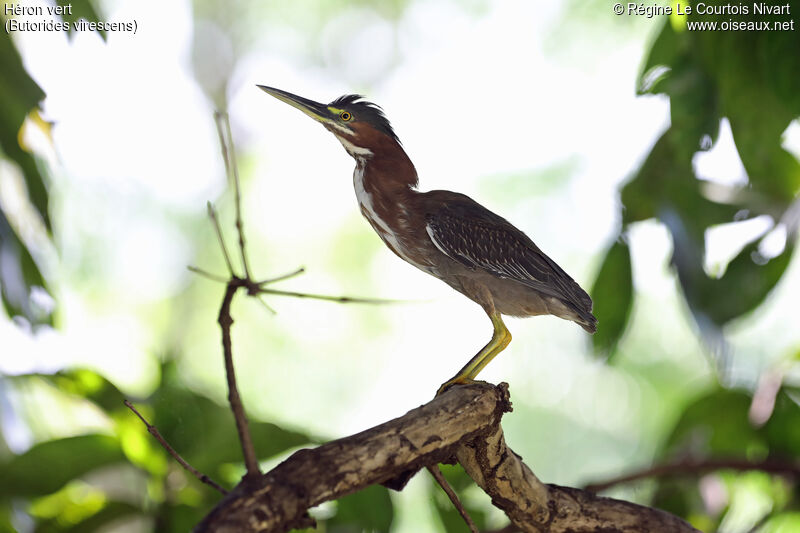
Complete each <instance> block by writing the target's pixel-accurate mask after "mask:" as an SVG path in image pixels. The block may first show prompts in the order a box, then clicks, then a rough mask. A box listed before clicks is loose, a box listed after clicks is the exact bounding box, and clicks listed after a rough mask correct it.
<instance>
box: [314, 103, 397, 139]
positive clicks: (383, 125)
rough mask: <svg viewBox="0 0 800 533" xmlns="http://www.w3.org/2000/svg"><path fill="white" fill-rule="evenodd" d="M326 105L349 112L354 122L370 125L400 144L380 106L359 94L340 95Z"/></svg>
mask: <svg viewBox="0 0 800 533" xmlns="http://www.w3.org/2000/svg"><path fill="white" fill-rule="evenodd" d="M328 105H329V106H331V107H338V108H340V109H346V110H348V111H350V112H351V113H352V114H353V117H354V119H355V120H357V121H360V122H366V123H368V124H371V125H372V126H373V127H374V128H375V129H377V130H378V131H380V132H382V133H385V134H386V135H388V136H389V137H391V138H392V139H393V140H394V141H395V142H396V143H398V144H400V139H399V138H398V137H397V134H396V133H395V132H394V128H392V125H391V123H389V119H388V118H386V115H384V113H383V109H382V108H381V106H379V105H378V104H373V103H372V102H370V101H367V100H364V97H363V96H361V95H360V94H345V95H342V96H340V97H339V98H337V99H336V100H334V101H333V102H331V103H330V104H328Z"/></svg>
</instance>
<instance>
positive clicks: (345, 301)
mask: <svg viewBox="0 0 800 533" xmlns="http://www.w3.org/2000/svg"><path fill="white" fill-rule="evenodd" d="M257 292H259V293H263V294H276V295H278V296H291V297H292V298H310V299H312V300H325V301H327V302H337V303H340V304H374V305H383V304H398V303H405V302H403V301H401V300H381V299H377V298H353V297H351V296H328V295H325V294H310V293H307V292H294V291H281V290H278V289H267V288H265V287H258V289H257Z"/></svg>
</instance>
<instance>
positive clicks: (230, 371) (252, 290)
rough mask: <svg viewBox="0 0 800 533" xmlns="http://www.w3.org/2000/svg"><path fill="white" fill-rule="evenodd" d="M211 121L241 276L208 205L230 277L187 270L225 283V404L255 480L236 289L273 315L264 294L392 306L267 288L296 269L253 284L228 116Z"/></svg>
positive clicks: (216, 115) (221, 318)
mask: <svg viewBox="0 0 800 533" xmlns="http://www.w3.org/2000/svg"><path fill="white" fill-rule="evenodd" d="M214 120H215V123H216V126H217V134H218V136H219V142H220V150H221V152H222V158H223V160H224V162H225V173H226V175H227V176H228V178H229V179H230V180H231V182H232V185H233V189H234V198H235V211H236V213H235V225H236V231H237V233H238V237H239V252H240V255H241V261H242V269H243V271H244V274H243V276H240V275H239V274H238V273H237V271H236V269H235V268H234V266H233V261H232V260H231V255H230V253H229V252H228V247H227V245H226V244H225V238H224V236H223V233H222V226H221V225H220V222H219V218H218V217H217V212H216V210H215V209H214V206H213V205H212V204H211V202H209V203H208V216H209V218H210V219H211V223H212V224H213V226H214V232H215V233H216V236H217V240H218V241H219V246H220V250H221V251H222V256H223V258H224V259H225V265H226V266H227V268H228V274H229V277H227V278H225V277H223V276H219V275H217V274H212V273H210V272H208V271H206V270H202V269H200V268H198V267H195V266H190V267H189V270H190V271H192V272H194V273H196V274H199V275H201V276H203V277H205V278H208V279H211V280H213V281H218V282H221V283H225V296H224V297H223V299H222V305H221V306H220V310H219V316H218V318H217V321H218V323H219V325H220V328H221V329H222V351H223V356H224V360H225V375H226V379H227V383H228V402H229V403H230V406H231V411H233V416H234V419H235V421H236V430H237V432H238V433H239V442H240V443H241V446H242V455H243V456H244V464H245V468H246V469H247V473H246V475H245V477H246V478H251V479H252V478H254V477H256V476H259V475H260V474H261V471H260V469H259V466H258V459H257V456H256V452H255V448H254V446H253V439H252V436H251V434H250V429H249V424H248V421H247V414H246V412H245V410H244V406H243V404H242V399H241V397H240V395H239V388H238V386H237V384H236V372H235V369H234V364H233V348H232V341H231V326H232V325H233V317H232V316H231V303H232V302H233V298H234V296H235V295H236V291H238V290H239V289H242V288H243V289H245V290H246V291H247V294H248V295H250V296H257V297H258V298H259V301H260V302H261V303H262V304H263V305H264V306H265V307H266V308H267V309H268V310H269V311H271V312H273V313H274V312H275V311H274V310H273V309H272V308H271V307H270V306H269V304H267V302H266V301H264V299H263V296H264V295H267V294H275V295H281V296H292V297H295V298H313V299H317V300H327V301H333V302H338V303H369V304H378V303H392V302H390V301H388V300H374V299H367V298H351V297H347V296H325V295H321V294H306V293H301V292H294V291H280V290H276V289H271V288H268V287H267V285H269V284H270V283H275V282H278V281H283V280H286V279H288V278H291V277H293V276H297V275H299V274H302V273H303V272H304V269H302V268H299V269H297V270H294V271H292V272H289V273H287V274H283V275H280V276H277V277H274V278H270V279H266V280H263V281H258V282H257V281H254V280H253V278H252V276H251V273H250V265H249V262H248V259H247V247H246V241H245V237H244V224H243V223H242V208H241V186H240V182H239V171H238V168H237V165H236V155H235V149H234V144H233V138H232V135H231V126H230V121H229V120H228V115H227V113H223V112H219V111H218V112H216V113H214Z"/></svg>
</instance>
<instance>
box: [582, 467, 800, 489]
mask: <svg viewBox="0 0 800 533" xmlns="http://www.w3.org/2000/svg"><path fill="white" fill-rule="evenodd" d="M714 470H737V471H741V472H744V471H749V470H760V471H762V472H767V473H769V474H780V475H785V476H791V477H794V478H798V479H800V463H797V462H792V461H778V460H775V459H766V460H764V461H748V460H747V459H704V460H700V459H684V460H681V461H677V462H674V463H665V464H660V465H654V466H651V467H649V468H644V469H642V470H638V471H636V472H631V473H629V474H625V475H622V476H618V477H615V478H611V479H609V480H606V481H602V482H598V483H590V484H588V485H586V486H585V487H584V489H585V490H588V491H590V492H600V491H603V490H606V489H608V488H610V487H613V486H615V485H619V484H622V483H629V482H631V481H638V480H640V479H646V478H650V477H664V476H681V475H694V474H703V473H706V472H712V471H714Z"/></svg>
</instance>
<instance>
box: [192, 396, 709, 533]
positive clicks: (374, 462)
mask: <svg viewBox="0 0 800 533" xmlns="http://www.w3.org/2000/svg"><path fill="white" fill-rule="evenodd" d="M510 410H511V404H510V402H509V397H508V387H507V385H506V384H504V383H502V384H500V385H499V386H494V385H491V384H488V383H475V384H471V385H467V386H456V387H453V388H451V389H450V390H448V391H447V392H446V393H444V394H442V395H441V396H439V397H437V398H435V399H434V400H433V401H431V402H429V403H427V404H425V405H423V406H421V407H418V408H416V409H414V410H412V411H409V412H408V413H407V414H405V415H404V416H402V417H400V418H396V419H394V420H390V421H389V422H386V423H384V424H381V425H379V426H376V427H374V428H372V429H368V430H366V431H363V432H361V433H358V434H356V435H352V436H350V437H345V438H343V439H339V440H336V441H332V442H329V443H327V444H324V445H322V446H320V447H318V448H315V449H305V450H300V451H298V452H296V453H294V454H293V455H292V456H291V457H289V458H288V459H287V460H286V461H284V462H283V463H281V464H280V465H278V466H277V467H275V468H274V469H273V470H271V471H270V472H268V473H266V474H264V475H262V476H260V477H257V478H255V479H245V480H243V481H242V483H240V484H239V485H238V486H237V487H236V488H235V489H234V490H233V491H231V492H230V493H229V494H228V495H227V496H226V497H225V498H224V499H223V500H222V501H220V503H219V504H218V505H217V506H216V507H215V508H214V509H213V510H212V511H211V512H210V513H209V514H208V516H206V518H205V519H204V520H203V521H202V522H201V523H200V524H198V526H197V527H196V528H195V532H196V533H207V532H215V533H229V532H230V533H233V532H283V531H288V530H289V529H292V528H300V527H308V526H310V525H312V524H313V520H312V519H311V518H310V517H309V516H308V512H307V511H308V509H309V508H311V507H314V506H316V505H319V504H320V503H322V502H325V501H329V500H335V499H337V498H341V497H342V496H345V495H347V494H350V493H353V492H356V491H358V490H360V489H363V488H365V487H367V486H369V485H373V484H376V483H387V482H388V483H391V482H392V481H393V480H396V479H398V478H401V479H402V478H408V477H410V476H409V475H408V473H409V472H415V471H417V470H419V469H420V468H422V467H424V466H426V465H432V464H437V463H440V462H452V461H454V460H457V461H458V462H459V463H461V465H462V466H463V467H464V469H465V470H466V472H467V473H468V474H469V475H470V477H472V479H474V480H475V482H476V483H477V484H478V485H479V486H480V487H481V488H482V489H483V490H484V491H485V492H486V493H487V494H489V496H491V498H492V502H493V503H494V505H496V506H497V507H499V508H500V509H502V510H503V511H504V512H505V513H506V515H507V516H508V517H509V519H510V520H511V522H512V523H513V524H514V525H515V526H517V527H518V528H519V529H520V530H521V531H525V532H528V531H530V532H544V531H553V532H568V531H569V532H606V533H613V532H626V533H627V532H630V533H636V532H653V531H670V532H675V533H681V532H696V531H697V530H696V529H694V528H692V527H691V526H689V525H688V524H686V523H685V522H683V521H682V520H680V519H678V518H677V517H674V516H672V515H670V514H668V513H665V512H663V511H659V510H656V509H651V508H648V507H643V506H640V505H635V504H632V503H629V502H624V501H618V500H612V499H609V498H602V497H599V496H596V495H594V494H593V493H591V492H586V491H582V490H579V489H573V488H568V487H559V486H557V485H547V484H543V483H542V482H541V481H539V479H537V478H536V476H535V475H534V474H533V472H532V471H531V470H530V469H529V468H528V467H527V465H525V463H523V462H522V460H521V459H520V457H519V456H518V455H517V454H515V453H514V452H513V451H512V450H511V449H510V448H509V447H508V446H507V445H506V443H505V439H504V437H503V430H502V427H501V425H500V420H501V418H502V416H503V414H504V413H506V412H508V411H510Z"/></svg>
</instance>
